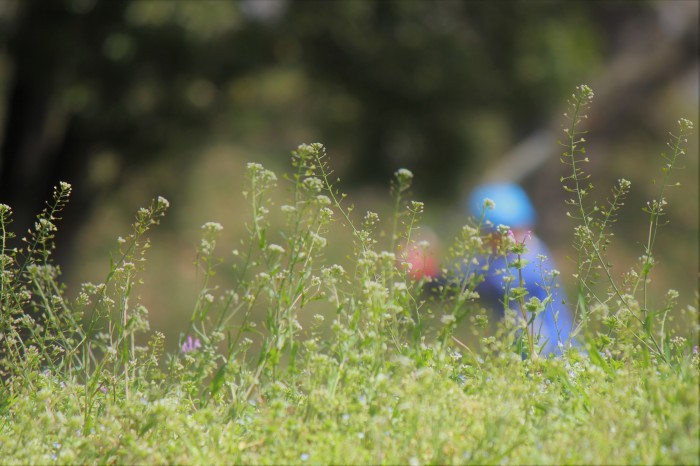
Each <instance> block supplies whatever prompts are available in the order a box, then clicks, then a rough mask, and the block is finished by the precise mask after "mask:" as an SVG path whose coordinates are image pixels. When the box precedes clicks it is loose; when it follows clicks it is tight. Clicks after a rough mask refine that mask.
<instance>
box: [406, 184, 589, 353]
mask: <svg viewBox="0 0 700 466" xmlns="http://www.w3.org/2000/svg"><path fill="white" fill-rule="evenodd" d="M487 200H488V201H487ZM466 207H467V211H468V213H469V214H470V215H471V216H473V217H475V218H476V219H482V220H483V223H482V225H481V231H482V232H486V233H487V234H488V235H489V236H490V237H491V238H492V241H493V242H492V250H493V253H492V254H490V255H487V256H485V257H482V258H480V259H479V265H480V267H478V268H477V270H481V272H480V273H481V274H482V277H481V278H482V280H481V282H480V283H479V285H478V286H477V288H476V291H477V292H478V293H479V298H480V300H481V302H482V304H483V305H484V306H485V307H486V308H487V309H490V310H491V311H492V312H493V313H494V314H495V315H497V316H498V317H500V318H503V316H504V309H505V307H506V304H505V303H504V302H503V301H504V299H505V296H506V292H507V289H508V287H510V288H513V287H518V286H520V274H522V283H523V286H524V288H525V289H526V290H527V295H526V296H525V302H527V301H528V300H529V299H530V298H533V297H535V298H538V299H539V300H540V302H542V303H544V304H545V306H544V309H543V310H542V311H541V312H540V313H539V314H538V315H537V316H536V318H535V320H534V331H535V334H536V335H539V340H537V347H538V348H541V351H540V354H543V355H547V354H561V352H562V350H563V349H564V348H565V347H566V346H567V345H568V344H574V345H575V342H573V341H571V340H572V338H571V332H572V329H573V318H572V316H571V312H570V310H569V308H568V306H567V305H566V303H565V301H564V299H563V297H564V296H563V290H562V288H561V284H560V282H559V280H558V273H554V272H553V270H556V268H555V265H554V261H553V259H552V257H551V254H550V252H549V250H548V248H547V247H546V245H545V244H544V242H543V241H542V240H540V239H539V238H538V237H537V236H535V234H534V232H533V229H534V226H535V221H536V212H535V208H534V206H533V205H532V203H531V202H530V199H529V197H528V196H527V194H526V193H525V191H524V190H523V189H522V188H521V187H520V186H518V185H516V184H512V183H492V184H484V185H480V186H478V187H477V188H476V189H474V191H473V192H472V193H471V194H470V195H469V197H468V199H467V206H466ZM503 226H507V227H508V228H509V233H508V234H509V235H512V236H511V237H512V239H513V240H515V241H517V242H519V243H523V242H524V245H525V249H526V251H525V252H524V253H523V254H522V255H521V259H523V260H524V261H525V262H526V264H525V265H524V266H523V267H522V269H521V271H520V272H518V270H516V269H515V268H513V267H510V268H509V267H508V265H509V264H512V263H513V261H514V260H515V259H517V256H516V255H515V254H512V253H510V254H508V255H507V256H503V255H500V254H496V250H497V241H501V237H502V236H501V234H500V233H499V232H498V230H502V229H503ZM499 227H500V228H499ZM432 244H433V245H432V246H426V245H425V244H422V242H417V243H416V244H415V245H414V247H413V248H412V249H411V250H410V251H409V253H408V255H407V260H408V262H410V263H411V274H410V275H411V277H412V278H414V279H420V278H423V277H430V278H432V279H434V281H436V282H437V283H442V284H444V283H445V282H446V279H445V278H444V277H443V276H441V272H440V271H439V268H438V267H437V266H436V265H434V264H435V262H436V259H435V258H434V251H435V249H434V248H437V240H436V239H435V240H433V242H432ZM464 267H465V266H464V265H462V266H459V270H463V273H467V271H466V270H464ZM509 276H510V277H512V278H511V279H510V283H507V282H508V280H509V279H507V278H506V277H509ZM548 297H549V298H550V299H547V298H548ZM508 307H509V308H511V309H513V310H515V311H516V315H517V316H519V318H522V316H521V311H520V308H519V304H518V302H517V301H516V300H511V302H510V303H508ZM531 328H532V327H531Z"/></svg>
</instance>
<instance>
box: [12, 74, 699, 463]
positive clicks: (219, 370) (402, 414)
mask: <svg viewBox="0 0 700 466" xmlns="http://www.w3.org/2000/svg"><path fill="white" fill-rule="evenodd" d="M591 100H592V91H591V90H590V89H589V88H587V87H586V86H580V87H578V88H577V89H576V91H575V93H574V95H573V96H572V102H571V106H572V111H571V112H570V114H571V124H570V126H568V128H567V132H566V133H565V136H566V139H563V145H564V146H565V147H566V148H565V149H564V151H565V154H564V155H563V158H562V161H563V162H565V163H566V164H567V165H568V166H569V167H571V172H570V175H568V177H567V178H565V179H564V180H563V181H564V184H565V187H566V189H567V192H568V193H569V195H570V197H571V205H570V207H571V209H570V212H571V217H572V218H574V221H573V222H572V226H574V227H575V244H574V246H575V252H576V254H577V257H578V259H577V270H576V274H575V279H574V282H573V283H572V287H573V288H577V289H578V290H579V293H578V296H577V297H576V299H575V300H573V301H572V303H571V304H572V307H575V308H576V310H577V324H578V326H577V330H576V332H575V333H576V342H572V341H562V342H561V348H562V355H561V356H556V357H554V356H548V355H541V354H539V352H538V349H537V344H536V343H535V342H536V341H537V335H535V334H533V333H532V332H533V329H532V328H531V327H528V326H527V325H526V324H525V322H526V321H527V320H528V319H531V318H532V317H533V316H532V315H531V313H532V312H537V311H536V306H531V307H528V306H527V304H528V303H529V301H527V300H528V297H527V296H519V297H513V296H511V298H512V299H518V300H520V302H521V304H522V306H521V307H520V309H522V310H523V312H529V313H530V314H528V315H526V316H525V319H524V320H523V319H518V318H516V317H515V314H514V313H506V318H505V319H503V320H502V321H500V322H498V324H497V325H496V324H494V323H493V322H491V323H488V322H482V321H481V319H482V318H481V317H478V316H479V313H480V312H482V311H481V307H480V305H479V301H478V296H477V295H476V294H475V293H473V291H474V289H475V288H476V286H477V285H478V282H479V275H478V273H477V272H476V271H475V272H474V273H470V274H467V275H466V276H456V277H450V276H449V274H448V276H447V278H446V281H445V284H444V286H442V287H440V288H437V289H435V288H434V289H433V291H432V292H428V291H426V289H425V288H426V287H425V282H424V281H423V280H415V279H412V278H411V273H410V264H409V263H408V261H407V260H406V251H408V250H410V248H412V247H414V245H415V242H416V239H417V238H418V231H419V228H420V225H421V223H422V222H421V217H422V215H423V209H424V206H423V205H422V203H420V202H416V201H413V200H411V199H410V196H409V188H410V186H411V183H412V178H413V174H412V173H410V172H409V171H407V170H397V172H396V177H395V179H394V180H392V183H391V199H390V201H389V203H388V205H393V206H394V207H393V210H391V211H390V212H389V213H388V214H385V213H384V212H382V215H379V214H377V213H374V212H360V211H358V210H357V209H355V208H353V206H352V203H351V200H349V199H347V198H346V196H345V195H344V194H342V192H341V191H340V190H339V187H338V182H337V180H336V177H335V176H334V175H333V172H332V168H331V165H330V162H329V160H328V158H327V156H326V154H325V149H324V148H323V146H322V145H320V144H310V145H302V146H300V147H299V148H297V150H295V151H294V152H293V154H292V168H293V170H292V172H291V173H290V174H288V175H284V176H281V175H277V174H276V173H275V172H273V171H271V170H268V169H267V168H265V167H263V166H262V165H260V164H255V163H250V164H248V165H247V168H246V170H245V178H244V180H245V181H244V182H243V184H244V186H242V191H243V199H244V200H245V206H246V210H247V213H248V217H247V218H248V220H247V221H246V223H245V225H243V226H242V228H239V229H237V228H232V230H233V231H235V232H236V234H235V235H233V237H231V236H227V235H228V234H229V233H228V232H229V230H228V229H226V228H225V227H224V226H222V225H221V224H219V223H216V222H201V223H203V225H202V227H201V229H200V235H201V241H200V243H199V244H198V246H197V247H196V248H195V251H194V252H193V253H192V257H193V259H194V260H195V261H196V269H195V272H194V273H193V280H194V281H196V282H197V283H198V284H200V285H201V291H200V292H199V293H198V295H197V297H196V299H195V300H194V301H195V302H194V303H193V308H192V312H191V316H190V318H189V320H188V323H187V325H186V326H185V327H184V328H182V329H181V333H180V338H179V340H178V341H177V342H169V343H168V342H166V341H165V337H164V336H163V335H162V334H161V333H159V332H155V331H152V330H150V328H149V318H148V315H149V310H148V309H147V308H146V307H145V306H144V305H143V302H142V300H141V298H140V296H139V291H138V290H139V289H140V287H148V286H153V285H151V284H149V283H146V284H143V285H142V284H141V283H140V282H141V278H142V276H143V272H144V268H146V267H147V266H148V262H147V260H146V259H147V258H148V257H149V254H150V253H151V252H150V251H149V250H150V249H151V244H150V242H149V240H148V234H149V233H150V230H151V228H152V227H154V226H155V225H157V224H158V223H159V222H160V221H161V219H162V218H163V216H164V215H165V214H166V210H167V209H168V207H169V202H168V201H166V200H165V199H163V198H157V199H155V200H154V201H153V202H152V203H151V204H150V205H149V206H148V207H146V208H143V209H140V210H139V211H138V213H137V217H136V220H135V222H134V224H133V228H132V231H131V233H129V235H125V236H124V237H120V238H119V240H118V244H117V246H116V248H115V252H114V253H113V254H112V255H111V259H110V262H109V264H110V267H109V273H108V274H107V275H106V276H105V277H104V280H103V281H102V283H96V284H84V285H83V286H82V288H81V289H80V290H79V291H76V292H75V293H74V294H75V296H76V298H75V299H73V298H70V299H69V298H67V297H66V290H65V287H64V285H62V284H61V276H60V271H59V270H58V269H57V268H56V267H54V266H53V265H52V261H51V252H52V250H53V235H54V233H55V230H56V228H57V226H58V225H59V224H60V223H59V221H60V212H61V211H62V210H63V209H64V208H65V207H66V203H67V200H68V196H69V194H70V190H71V187H70V185H68V184H66V183H63V184H61V185H60V186H59V187H57V189H56V192H55V197H54V200H53V201H52V203H50V204H49V206H48V207H47V209H46V211H45V212H43V213H42V214H40V215H39V217H38V220H37V224H36V228H35V230H33V231H32V232H31V233H30V234H29V235H28V236H27V237H26V240H25V241H23V242H22V243H21V244H22V246H21V247H20V248H14V246H11V245H10V243H9V241H10V240H11V239H12V236H13V234H12V233H11V226H12V225H11V221H12V211H11V209H10V207H8V206H4V205H0V227H1V230H0V232H1V233H2V235H1V236H0V238H1V239H2V243H1V244H0V248H1V249H0V260H1V262H0V272H2V274H1V275H0V286H1V287H0V293H1V294H0V306H1V307H2V315H1V317H0V345H1V347H2V353H1V359H0V371H1V374H0V375H1V376H2V391H1V392H0V419H1V420H2V422H0V451H2V458H3V462H4V463H8V464H24V463H64V464H68V463H71V464H72V463H115V462H117V463H128V464H131V463H146V462H147V463H197V464H202V463H204V464H209V463H226V464H232V463H246V464H249V463H256V464H257V463H265V464H280V463H298V464H304V463H308V464H328V463H334V464H335V463H363V464H367V463H371V464H375V463H385V464H424V463H437V464H444V463H459V464H462V463H476V464H485V463H486V464H494V463H501V462H507V463H527V464H532V463H548V464H595V463H598V464H611V463H615V464H617V463H668V464H697V463H698V454H699V453H700V445H699V440H698V438H699V434H700V429H699V423H698V417H699V415H698V409H697V407H698V403H699V401H700V400H699V397H698V382H699V380H698V378H699V377H698V374H699V372H698V369H699V365H700V356H699V355H698V349H697V345H698V326H697V306H695V307H692V308H688V309H686V310H685V312H686V313H687V314H689V315H688V318H687V320H688V322H691V323H694V324H692V325H690V326H688V327H686V328H684V329H680V330H676V329H673V328H672V326H670V325H668V322H667V318H668V315H669V313H670V312H672V311H673V312H675V311H677V309H676V308H677V306H678V304H677V299H678V297H677V293H676V292H674V291H673V290H669V291H668V292H667V293H664V294H663V295H662V296H652V295H651V289H650V288H648V287H647V283H648V281H649V280H650V279H653V277H654V269H653V258H654V255H655V253H656V252H655V251H656V250H655V247H654V246H655V244H654V242H655V235H656V234H657V233H658V234H664V233H666V232H665V231H664V230H663V228H660V227H661V226H662V224H663V213H664V209H665V206H666V205H667V204H666V203H667V202H673V197H672V195H671V193H668V192H666V190H665V189H666V188H662V187H661V186H659V187H658V188H659V189H660V191H659V194H658V196H657V197H656V203H654V201H650V204H649V206H648V209H647V210H648V212H647V213H646V215H647V216H648V218H649V231H650V233H649V237H648V238H649V240H648V241H647V242H646V244H645V245H644V246H643V250H641V251H640V255H642V256H643V257H642V259H641V260H640V261H639V262H638V263H636V264H632V265H630V266H625V267H623V268H620V269H619V270H625V271H626V274H625V275H624V276H621V272H619V271H618V269H617V268H616V269H612V268H611V267H612V266H611V264H610V257H611V256H613V254H611V253H610V251H612V250H614V248H615V239H614V238H612V237H611V236H609V232H610V229H609V228H610V225H611V224H612V220H613V219H614V217H615V215H616V213H617V211H618V210H619V209H621V208H622V207H623V206H622V200H623V199H624V198H625V196H626V193H627V191H628V190H630V189H634V188H633V187H631V186H630V185H629V184H628V183H626V182H623V181H621V182H620V183H619V184H618V187H617V188H616V190H614V191H613V192H612V193H611V195H610V198H609V199H610V203H608V204H604V205H603V204H601V205H598V204H595V203H590V202H589V201H588V199H587V193H588V192H590V188H589V187H588V184H589V180H588V178H587V174H586V173H585V171H583V167H584V166H585V165H584V164H585V158H586V157H587V156H586V155H585V154H584V152H583V150H582V149H583V148H584V147H585V141H583V140H582V139H581V138H582V135H583V133H582V131H583V129H582V128H583V127H585V118H584V115H585V110H586V107H587V106H588V105H590V102H591ZM691 130H692V124H691V123H690V122H688V121H687V120H680V121H679V127H678V128H677V129H676V130H674V131H673V132H672V134H671V136H670V145H671V147H670V152H669V153H668V154H667V155H665V156H664V158H662V159H660V160H661V161H660V163H659V166H660V168H659V171H660V172H662V170H661V169H662V168H664V167H665V169H666V170H665V171H663V173H668V174H669V178H668V179H665V181H664V182H663V186H671V185H673V184H674V181H673V178H672V177H673V171H674V170H675V168H677V163H676V161H677V159H678V158H681V157H684V154H683V147H684V139H685V138H686V137H687V135H688V134H689V133H690V131H691ZM591 157H592V155H591ZM664 164H665V165H664ZM419 175H420V174H418V176H419ZM659 178H660V179H662V178H663V177H662V176H660V177H659ZM280 199H283V200H282V201H280ZM236 202H240V200H238V201H236ZM237 205H238V204H237ZM240 205H243V204H240ZM193 215H194V214H193ZM272 219H276V220H275V221H274V222H273V220H272ZM179 221H180V222H186V218H185V219H180V220H179ZM482 221H483V220H482V219H470V220H469V223H468V225H467V226H466V227H465V228H464V229H463V230H462V231H461V233H460V236H459V237H458V238H456V239H455V243H454V246H453V248H452V249H451V251H452V252H453V253H454V254H458V255H462V256H465V257H471V256H473V257H478V256H479V255H483V254H489V253H491V251H490V247H489V246H487V245H488V244H489V243H488V241H486V238H485V235H486V234H487V233H486V232H485V231H484V229H483V228H482V226H483V225H482ZM277 224H282V225H283V227H281V228H277V227H276V226H274V225H277ZM501 230H502V231H501ZM501 230H499V231H501V232H500V233H499V234H502V235H503V239H502V241H501V243H500V246H499V248H498V251H497V253H498V254H516V255H517V254H519V253H521V251H522V248H523V247H526V246H527V245H526V244H523V243H517V242H516V241H508V240H507V238H508V236H507V234H508V229H507V228H502V229H501ZM336 231H343V232H344V233H343V234H336V233H335V232H336ZM241 238H242V239H241ZM222 244H223V245H224V247H222ZM153 247H154V248H155V249H157V248H158V244H155V245H153ZM231 248H234V253H233V254H231V252H230V250H231ZM331 249H332V250H334V251H336V250H343V251H345V252H344V254H342V255H338V254H335V253H329V250H331ZM221 250H223V251H224V252H223V253H220V251H221ZM516 272H517V268H515V269H514V270H504V273H510V274H514V273H516ZM450 280H454V281H453V282H450ZM456 284H459V286H457V285H456ZM522 285H523V284H522V283H521V284H520V286H521V287H522ZM158 292H159V293H162V294H173V293H178V290H176V289H171V287H168V284H167V283H165V284H163V283H159V284H158ZM506 299H508V297H506ZM533 310H534V311H533ZM161 312H162V311H161ZM477 317H478V318H477ZM477 324H479V325H477ZM481 324H483V325H481ZM465 328H466V329H468V333H469V338H468V339H464V338H462V336H461V334H459V333H457V332H460V331H462V332H464V331H465ZM141 342H146V343H145V344H141ZM166 343H168V344H167V345H166ZM166 346H167V347H169V348H176V350H175V351H172V352H170V351H166V350H165V348H166Z"/></svg>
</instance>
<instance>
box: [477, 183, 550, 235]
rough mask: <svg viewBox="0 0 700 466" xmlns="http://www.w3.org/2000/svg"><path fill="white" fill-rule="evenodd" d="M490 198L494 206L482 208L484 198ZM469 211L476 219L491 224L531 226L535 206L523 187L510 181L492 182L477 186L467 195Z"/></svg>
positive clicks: (513, 226)
mask: <svg viewBox="0 0 700 466" xmlns="http://www.w3.org/2000/svg"><path fill="white" fill-rule="evenodd" d="M486 198H488V199H491V200H492V201H493V202H494V203H495V204H496V207H495V208H493V209H489V208H486V209H484V199H486ZM468 208H469V212H470V214H471V215H473V216H475V217H476V218H477V219H479V218H481V215H482V214H484V213H485V215H484V221H487V220H488V221H490V222H491V223H493V226H494V227H496V226H498V225H508V226H509V227H511V228H524V227H532V226H534V224H535V219H536V217H537V216H536V214H535V208H534V207H533V206H532V203H531V202H530V198H529V197H528V196H527V194H526V193H525V191H524V190H523V188H521V187H520V186H518V185H516V184H511V183H494V184H484V185H481V186H478V187H477V188H476V189H474V191H472V193H471V194H470V195H469V206H468Z"/></svg>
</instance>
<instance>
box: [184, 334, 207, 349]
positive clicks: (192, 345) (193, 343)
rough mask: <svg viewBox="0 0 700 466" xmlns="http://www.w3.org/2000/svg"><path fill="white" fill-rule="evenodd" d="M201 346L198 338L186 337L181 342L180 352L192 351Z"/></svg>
mask: <svg viewBox="0 0 700 466" xmlns="http://www.w3.org/2000/svg"><path fill="white" fill-rule="evenodd" d="M201 347H202V342H200V341H199V338H194V339H193V338H192V337H191V336H189V337H187V340H186V341H185V342H184V343H183V344H182V349H181V351H182V353H189V352H190V351H194V350H196V349H197V348H201Z"/></svg>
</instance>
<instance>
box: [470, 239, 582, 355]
mask: <svg viewBox="0 0 700 466" xmlns="http://www.w3.org/2000/svg"><path fill="white" fill-rule="evenodd" d="M525 248H526V252H525V253H524V254H523V255H522V256H521V259H522V260H524V261H527V263H526V265H525V266H524V267H523V268H522V269H521V272H522V282H523V285H522V286H523V287H524V288H525V289H526V290H527V295H526V296H525V298H524V299H525V302H526V303H527V302H528V301H529V300H530V299H531V298H533V297H535V298H538V299H539V300H540V301H541V302H545V300H546V299H547V297H548V296H551V300H550V301H547V302H546V303H545V307H544V310H542V311H541V312H540V313H539V314H538V315H537V317H536V318H535V320H534V329H535V333H536V334H539V336H540V338H539V340H538V347H542V352H541V354H550V353H552V354H561V349H562V348H563V346H560V345H559V343H562V344H566V343H568V342H569V340H570V338H571V332H572V330H573V318H572V316H571V312H570V311H569V308H568V306H567V305H566V304H565V302H564V300H563V297H564V292H563V290H562V289H561V285H560V281H559V279H558V276H554V275H553V274H552V270H553V269H555V267H554V263H553V261H552V259H551V256H550V253H549V250H548V249H547V247H546V246H545V245H544V243H543V242H542V241H540V240H539V239H538V238H537V237H535V236H534V235H533V236H532V237H531V238H530V239H528V240H527V241H526V242H525ZM543 257H546V258H544V259H543ZM515 260H517V255H515V254H509V255H508V257H507V259H506V258H504V257H503V256H499V257H495V256H491V257H488V258H484V259H483V262H482V265H486V264H488V263H489V262H490V265H489V266H488V269H487V270H486V271H485V272H483V274H484V276H483V281H482V282H481V283H480V284H479V286H478V287H477V288H476V291H477V292H478V293H479V296H480V297H481V300H482V302H484V304H486V305H487V306H490V307H491V308H492V309H493V310H494V311H495V312H497V313H498V314H499V315H500V316H503V311H504V308H505V305H504V303H503V300H504V298H505V295H506V289H510V290H512V289H513V288H515V287H519V286H520V273H519V271H518V270H517V269H516V268H515V267H513V265H512V264H513V262H514V261H515ZM507 266H509V267H507ZM508 276H510V277H512V278H511V279H510V283H506V282H507V281H508V280H504V278H505V277H508ZM507 287H508V288H507ZM508 307H509V308H511V309H513V310H515V311H516V315H518V316H519V317H520V318H521V319H522V312H521V310H520V304H519V303H518V301H517V300H511V301H510V303H508ZM530 317H531V314H530V313H529V312H528V319H530ZM571 343H572V344H574V345H575V342H571Z"/></svg>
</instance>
